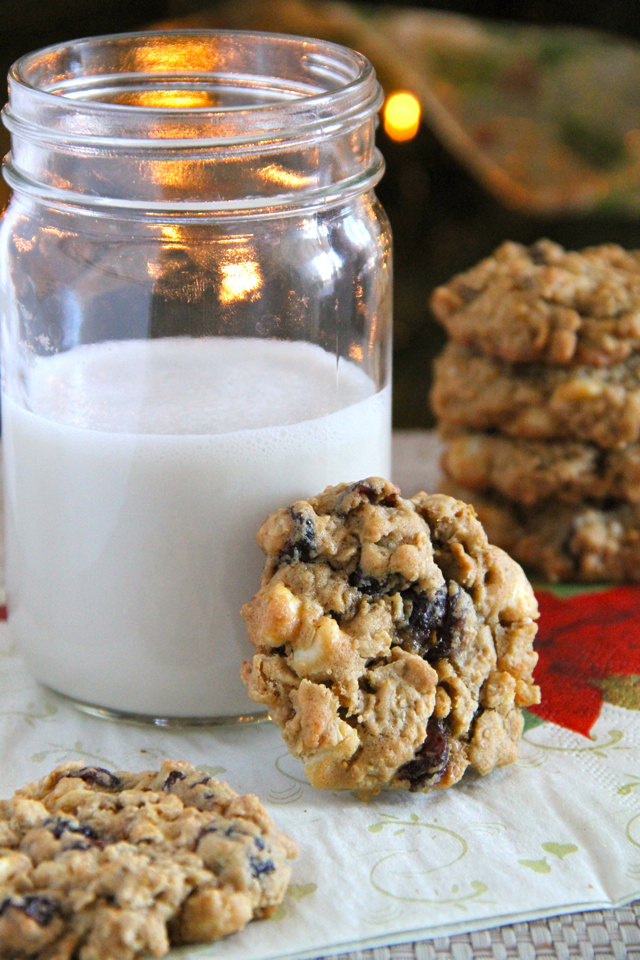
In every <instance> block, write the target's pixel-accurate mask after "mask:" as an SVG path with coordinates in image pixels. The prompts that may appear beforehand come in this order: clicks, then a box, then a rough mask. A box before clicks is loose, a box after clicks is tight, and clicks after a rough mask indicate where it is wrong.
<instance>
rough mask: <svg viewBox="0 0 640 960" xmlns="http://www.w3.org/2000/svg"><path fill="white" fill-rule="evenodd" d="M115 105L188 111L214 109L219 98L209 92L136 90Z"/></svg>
mask: <svg viewBox="0 0 640 960" xmlns="http://www.w3.org/2000/svg"><path fill="white" fill-rule="evenodd" d="M113 102H114V103H122V104H125V105H128V106H134V107H164V108H167V107H176V108H182V109H183V110H188V109H189V108H190V107H214V106H216V103H217V98H216V97H214V96H213V94H211V93H210V92H208V91H207V90H184V89H181V90H176V89H174V88H167V89H166V90H136V91H132V92H129V93H125V94H120V95H119V96H118V97H117V98H114V100H113Z"/></svg>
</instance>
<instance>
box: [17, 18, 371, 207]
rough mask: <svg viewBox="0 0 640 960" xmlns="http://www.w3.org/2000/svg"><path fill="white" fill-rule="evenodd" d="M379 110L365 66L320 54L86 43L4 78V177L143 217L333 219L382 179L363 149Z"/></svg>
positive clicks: (336, 53) (154, 40)
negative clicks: (346, 201)
mask: <svg viewBox="0 0 640 960" xmlns="http://www.w3.org/2000/svg"><path fill="white" fill-rule="evenodd" d="M175 98H177V100H178V103H176V104H175V105H174V100H175ZM203 99H204V101H206V105H200V104H201V103H202V100H203ZM382 100H383V94H382V90H381V88H380V84H379V83H378V81H377V80H376V76H375V71H374V69H373V67H372V66H371V64H370V63H369V61H368V60H367V59H366V58H365V57H364V56H363V55H362V54H360V53H357V52H355V51H353V50H350V49H349V48H347V47H343V46H340V45H339V44H335V43H331V42H329V41H325V40H315V39H312V38H308V37H299V36H293V35H289V34H278V33H266V32H265V33H262V32H252V31H233V30H171V31H146V32H142V33H137V32H134V33H121V34H109V35H105V36H99V37H88V38H85V39H82V40H75V41H70V42H67V43H62V44H55V45H53V46H51V47H47V48H44V49H43V50H38V51H35V52H34V53H30V54H26V55H25V56H24V57H21V58H20V60H18V61H16V63H15V64H14V66H13V67H12V69H11V71H10V73H9V102H8V104H7V105H6V107H5V108H4V111H3V114H2V119H3V122H4V124H5V126H6V127H7V128H8V129H9V130H10V131H11V135H12V153H11V154H9V156H8V157H7V158H6V160H5V167H4V176H5V179H6V180H7V181H8V182H9V184H10V185H11V186H12V187H14V189H17V190H20V191H22V192H26V193H29V194H31V195H32V196H38V197H42V198H48V199H50V200H52V201H54V200H55V201H59V202H61V203H65V204H73V205H78V206H88V207H92V208H94V209H96V208H102V209H105V208H106V207H109V206H111V207H114V206H117V207H118V208H119V209H126V210H129V211H131V212H134V211H136V210H145V211H146V213H147V214H151V213H152V211H161V210H166V209H171V210H173V211H178V210H181V211H182V212H187V213H193V212H194V211H201V212H205V211H206V212H207V213H208V214H210V215H216V214H219V215H224V216H228V215H234V216H235V215H245V216H246V215H257V214H258V211H260V212H261V214H263V215H264V213H265V211H266V210H267V209H268V210H270V211H271V212H273V213H275V212H278V211H280V212H281V211H289V210H291V209H293V208H298V209H302V208H307V209H311V208H317V207H318V206H326V205H327V204H329V205H332V204H333V203H334V202H339V201H340V199H341V198H344V197H345V196H347V195H353V194H356V193H361V192H365V191H367V190H369V189H371V187H372V186H374V185H375V183H377V181H378V180H379V179H380V177H381V176H382V170H383V161H382V157H381V156H380V154H379V151H378V150H377V149H376V147H375V140H374V135H373V132H374V123H375V114H376V113H377V111H378V109H379V108H380V106H381V105H382ZM167 102H168V103H170V104H171V106H167V105H166V104H167ZM194 102H195V103H196V104H198V105H196V106H194V105H193V103H194ZM190 104H191V105H190ZM134 215H135V214H134Z"/></svg>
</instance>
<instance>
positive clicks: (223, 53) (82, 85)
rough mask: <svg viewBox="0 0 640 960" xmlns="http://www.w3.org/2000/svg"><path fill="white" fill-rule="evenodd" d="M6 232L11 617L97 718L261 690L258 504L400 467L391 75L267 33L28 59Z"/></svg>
mask: <svg viewBox="0 0 640 960" xmlns="http://www.w3.org/2000/svg"><path fill="white" fill-rule="evenodd" d="M9 91H10V98H9V103H8V105H7V107H6V108H5V112H4V122H5V124H6V125H7V127H8V128H9V130H10V131H11V135H12V152H11V154H10V155H9V157H8V158H7V160H6V164H5V176H6V178H7V180H8V182H9V184H10V185H11V187H13V191H14V192H13V198H12V200H11V203H10V205H9V207H8V209H7V211H6V213H5V216H4V219H3V221H2V226H1V238H0V242H1V244H2V253H1V255H0V271H1V274H0V283H1V287H0V290H1V295H2V308H3V324H2V373H3V396H2V416H3V445H4V458H5V477H6V515H7V600H8V615H9V624H10V627H11V630H12V633H13V635H14V636H15V638H16V641H17V643H18V646H19V649H20V650H21V652H22V654H23V655H24V658H25V660H26V662H27V665H28V667H29V669H30V670H31V671H32V672H33V674H34V675H35V676H36V677H37V678H38V679H39V680H41V681H42V682H43V683H45V684H46V685H48V686H49V687H51V688H53V689H54V690H56V691H58V692H59V693H61V694H63V695H66V696H67V697H69V698H71V700H73V701H74V702H75V703H76V705H78V706H80V707H81V708H84V709H87V710H89V711H90V712H97V713H100V714H102V715H106V716H116V717H117V716H131V715H135V716H138V717H141V718H146V719H150V720H153V721H155V722H172V721H176V722H180V721H184V720H189V721H196V722H212V721H215V720H216V719H220V718H223V719H225V718H226V719H228V718H234V717H235V718H238V717H241V718H246V716H247V715H248V714H249V713H252V712H253V711H255V706H254V705H253V704H251V702H250V701H249V699H248V698H247V696H246V693H245V690H244V687H243V686H242V684H241V681H240V679H239V675H238V674H239V668H240V666H241V663H242V660H243V658H244V657H246V656H249V655H250V652H251V650H250V647H249V644H248V641H247V639H246V634H245V630H244V624H243V621H242V619H241V617H240V613H239V611H240V608H241V606H242V604H243V603H244V602H245V601H246V600H248V599H250V597H251V596H252V595H253V593H254V592H255V591H256V590H257V589H258V586H259V581H260V572H261V568H262V556H261V554H260V551H259V549H258V547H257V546H256V545H255V541H254V537H255V533H256V531H257V529H258V527H259V526H260V523H261V522H262V520H263V519H264V517H265V516H266V514H267V513H268V512H270V511H271V510H273V509H276V508H277V507H280V506H287V505H290V504H291V503H293V502H294V501H295V500H297V499H301V498H303V497H306V496H309V495H312V494H314V493H317V492H319V491H321V490H322V489H323V488H324V487H325V486H326V485H327V484H333V483H339V482H342V481H352V480H357V479H360V478H361V477H364V476H367V475H372V474H378V475H383V476H385V475H386V476H388V475H389V468H390V337H391V241H390V233H389V227H388V223H387V219H386V217H385V215H384V213H383V211H382V209H381V207H380V205H379V203H378V201H377V199H376V197H375V195H374V193H373V187H374V186H375V184H376V183H377V181H378V180H379V178H380V177H381V175H382V169H383V163H382V158H381V156H380V154H379V152H378V151H377V149H376V148H375V144H374V129H375V117H376V113H377V110H378V108H379V106H380V102H381V91H380V87H379V85H378V83H377V82H376V80H375V74H374V72H373V69H372V67H371V66H370V64H369V63H368V62H367V61H366V60H365V59H364V58H363V57H362V56H360V55H359V54H357V53H354V52H352V51H350V50H347V49H344V48H342V47H339V46H336V45H334V44H331V43H324V42H320V41H317V40H308V39H303V38H299V37H288V36H279V35H276V34H251V33H232V32H225V31H220V32H213V31H211V32H204V33H198V32H192V31H184V32H169V33H146V34H137V35H134V34H122V35H115V36H109V37H97V38H92V39H87V40H80V41H75V42H72V43H68V44H63V45H60V46H55V47H51V48H49V49H46V50H43V51H39V52H37V53H34V54H31V55H29V56H26V57H23V58H22V59H21V60H19V61H18V62H17V63H16V64H15V65H14V67H13V68H12V70H11V73H10V75H9Z"/></svg>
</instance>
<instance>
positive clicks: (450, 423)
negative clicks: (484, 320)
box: [431, 342, 640, 449]
mask: <svg viewBox="0 0 640 960" xmlns="http://www.w3.org/2000/svg"><path fill="white" fill-rule="evenodd" d="M431 400H432V404H433V409H434V411H435V413H436V415H437V416H438V417H439V418H440V421H441V423H440V427H441V430H442V431H443V432H444V433H445V434H450V433H451V431H452V429H453V430H454V431H456V430H459V429H460V428H461V427H466V428H472V429H474V430H499V431H501V432H502V433H506V434H509V435H510V436H512V437H522V438H526V439H529V440H553V439H555V440H561V439H568V440H585V441H589V442H591V443H595V444H597V445H598V446H600V447H605V448H611V449H613V448H616V447H623V446H625V445H626V444H629V443H635V442H637V441H639V440H640V353H635V354H632V356H630V357H629V358H628V360H627V361H626V362H625V363H618V364H614V365H612V366H610V367H550V366H545V364H542V363H527V364H511V363H506V362H505V361H504V360H496V359H494V358H492V357H485V356H483V355H482V354H478V353H475V352H474V351H472V350H470V349H469V348H468V347H464V346H462V345H461V344H459V343H455V342H451V343H449V344H447V346H446V347H445V349H444V351H443V353H441V354H440V356H439V357H438V358H437V360H436V363H435V379H434V385H433V391H432V395H431Z"/></svg>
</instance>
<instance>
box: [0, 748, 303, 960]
mask: <svg viewBox="0 0 640 960" xmlns="http://www.w3.org/2000/svg"><path fill="white" fill-rule="evenodd" d="M296 853H297V846H296V844H295V843H294V842H293V840H290V839H289V837H287V836H285V835H284V834H282V833H279V832H278V831H277V830H276V829H275V827H274V824H273V822H272V820H271V818H270V816H269V814H268V813H267V812H266V810H265V809H264V807H263V806H262V804H261V803H260V801H259V800H258V798H257V797H254V796H251V795H248V796H245V797H240V796H238V795H237V794H236V793H235V792H234V791H233V790H232V789H231V787H229V786H228V785H227V784H226V783H223V782H222V781H220V780H215V779H214V778H213V777H210V776H208V775H207V774H206V773H203V772H202V770H196V769H194V767H192V766H191V764H189V763H185V762H180V761H177V762H172V761H165V762H164V763H163V764H162V767H161V769H160V771H159V772H157V771H153V770H146V771H143V772H142V773H127V772H125V771H121V770H119V771H117V772H116V773H111V772H110V771H109V770H105V769H104V768H102V767H88V766H85V765H84V764H83V763H82V762H71V763H65V764H63V765H62V766H60V767H57V768H56V769H55V770H53V771H52V773H50V774H49V775H48V776H46V777H44V778H43V779H42V780H40V781H39V782H38V783H32V784H28V785H27V786H25V787H23V788H22V789H20V790H18V791H17V792H16V793H15V795H14V796H13V798H12V799H11V800H3V801H0V956H1V957H7V958H10V960H17V958H35V960H71V958H72V957H78V958H79V960H140V958H142V957H143V956H148V955H149V954H150V955H151V956H153V957H161V956H164V954H166V953H167V952H168V950H169V946H170V944H179V943H195V942H200V941H211V940H214V939H217V938H219V937H224V936H227V935H228V934H230V933H234V932H236V931H237V930H240V929H242V927H244V926H245V925H246V924H247V923H248V922H249V921H250V920H251V919H253V918H258V917H269V916H270V915H271V914H272V913H273V911H274V910H275V908H276V906H277V905H278V904H279V903H280V901H281V900H282V898H283V896H284V893H285V889H286V887H287V884H288V881H289V875H290V869H289V866H288V865H287V863H286V861H287V860H288V859H291V858H292V857H295V856H296Z"/></svg>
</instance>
